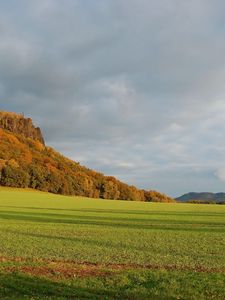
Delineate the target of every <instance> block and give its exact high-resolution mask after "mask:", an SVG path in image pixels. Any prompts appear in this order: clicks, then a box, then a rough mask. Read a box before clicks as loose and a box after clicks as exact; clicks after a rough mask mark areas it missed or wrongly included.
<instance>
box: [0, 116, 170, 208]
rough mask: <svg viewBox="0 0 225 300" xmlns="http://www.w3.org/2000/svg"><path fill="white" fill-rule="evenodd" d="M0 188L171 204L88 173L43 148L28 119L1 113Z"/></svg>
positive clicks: (155, 194)
mask: <svg viewBox="0 0 225 300" xmlns="http://www.w3.org/2000/svg"><path fill="white" fill-rule="evenodd" d="M0 124H1V125H0V185H1V186H9V187H23V188H25V187H29V188H33V189H37V190H41V191H47V192H51V193H55V194H63V195H78V196H86V197H93V198H104V199H121V200H138V201H154V202H174V200H173V199H171V198H169V197H167V196H166V195H164V194H161V193H159V192H156V191H144V190H139V189H137V188H136V187H134V186H129V185H127V184H125V183H123V182H121V181H119V180H117V179H116V178H114V177H112V176H104V175H103V174H101V173H99V172H96V171H93V170H90V169H88V168H86V167H84V166H81V165H80V164H79V163H77V162H74V161H72V160H70V159H68V158H66V157H64V156H63V155H61V154H60V153H58V152H57V151H55V150H54V149H52V148H50V147H47V146H45V142H44V139H43V136H42V133H41V130H40V129H39V128H36V127H35V126H34V125H33V123H32V120H31V119H26V118H24V117H23V116H22V115H17V114H14V113H5V112H4V113H3V112H1V113H0Z"/></svg>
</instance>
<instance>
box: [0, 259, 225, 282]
mask: <svg viewBox="0 0 225 300" xmlns="http://www.w3.org/2000/svg"><path fill="white" fill-rule="evenodd" d="M1 262H2V263H13V262H15V263H17V264H16V265H15V266H3V270H4V271H5V272H8V273H13V272H20V273H25V274H30V275H34V276H45V277H51V278H74V277H88V276H93V277H96V276H109V275H112V274H113V273H114V274H115V272H121V271H124V270H134V269H136V270H138V269H139V270H141V269H142V270H143V269H145V270H146V269H148V270H162V269H163V270H168V271H192V272H198V273H200V272H203V273H225V268H205V267H203V266H193V267H190V266H179V265H164V266H162V265H156V264H155V265H154V264H148V265H138V264H97V263H89V262H80V263H77V262H75V261H60V260H54V259H53V260H49V259H26V258H22V257H10V258H9V257H0V263H1Z"/></svg>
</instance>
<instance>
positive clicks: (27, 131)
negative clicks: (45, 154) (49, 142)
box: [0, 111, 45, 145]
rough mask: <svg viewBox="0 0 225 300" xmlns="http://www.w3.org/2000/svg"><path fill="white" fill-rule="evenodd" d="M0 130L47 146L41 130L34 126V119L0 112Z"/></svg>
mask: <svg viewBox="0 0 225 300" xmlns="http://www.w3.org/2000/svg"><path fill="white" fill-rule="evenodd" d="M0 128H2V129H4V130H8V131H10V132H12V133H14V134H20V135H22V136H24V137H25V138H31V139H32V140H36V141H39V142H40V143H42V144H43V145H44V144H45V141H44V138H43V135H42V133H41V129H40V128H39V127H35V126H34V125H33V122H32V119H30V118H24V116H23V115H22V114H16V113H11V112H2V111H0Z"/></svg>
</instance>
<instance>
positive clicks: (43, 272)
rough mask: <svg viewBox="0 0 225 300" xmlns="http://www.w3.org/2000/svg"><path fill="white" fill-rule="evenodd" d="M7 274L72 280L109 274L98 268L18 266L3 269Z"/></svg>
mask: <svg viewBox="0 0 225 300" xmlns="http://www.w3.org/2000/svg"><path fill="white" fill-rule="evenodd" d="M4 271H5V272H7V273H18V272H19V273H24V274H30V275H34V276H44V277H54V278H74V277H90V276H93V277H96V276H107V275H110V272H108V271H104V270H101V269H98V268H74V267H72V266H70V267H67V266H55V267H54V266H52V267H51V266H18V267H14V266H13V267H5V268H4Z"/></svg>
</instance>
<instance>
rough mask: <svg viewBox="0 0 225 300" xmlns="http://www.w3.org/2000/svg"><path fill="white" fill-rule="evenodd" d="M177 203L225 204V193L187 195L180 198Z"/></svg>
mask: <svg viewBox="0 0 225 300" xmlns="http://www.w3.org/2000/svg"><path fill="white" fill-rule="evenodd" d="M176 200H177V201H180V202H193V201H196V202H215V203H223V202H225V193H206V192H203V193H187V194H184V195H182V196H180V197H178V198H176Z"/></svg>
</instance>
